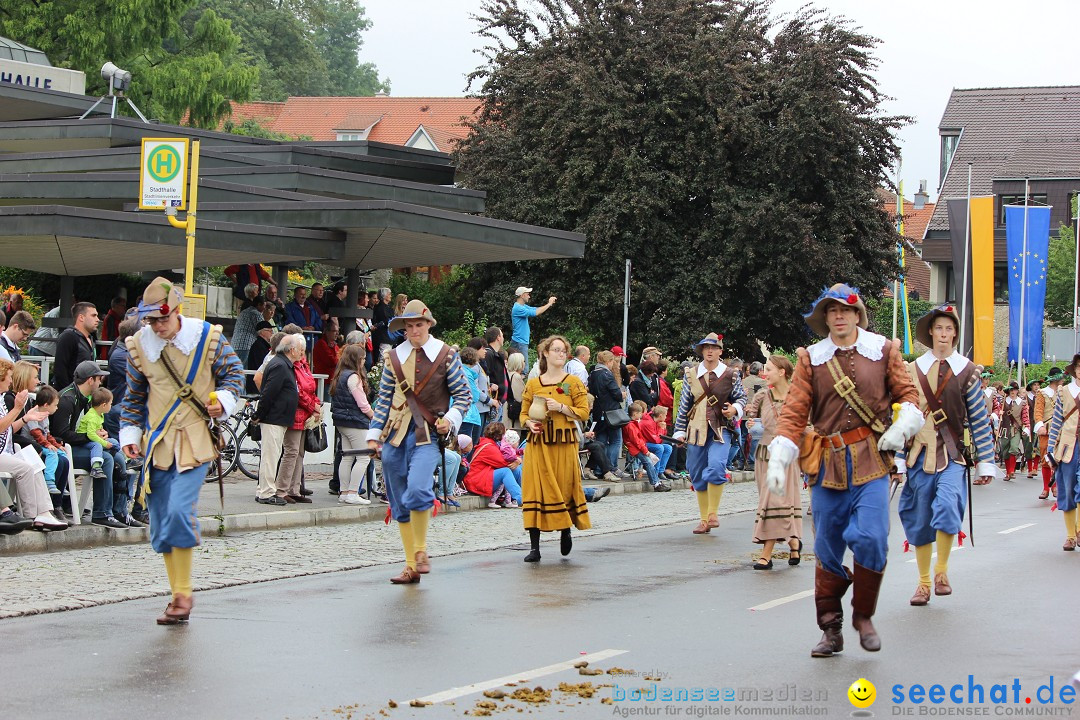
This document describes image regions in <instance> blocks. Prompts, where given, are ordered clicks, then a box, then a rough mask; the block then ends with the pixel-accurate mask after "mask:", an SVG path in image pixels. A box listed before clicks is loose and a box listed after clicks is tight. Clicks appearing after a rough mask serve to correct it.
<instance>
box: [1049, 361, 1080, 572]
mask: <svg viewBox="0 0 1080 720" xmlns="http://www.w3.org/2000/svg"><path fill="white" fill-rule="evenodd" d="M1065 379H1066V380H1068V384H1064V383H1063V384H1062V385H1061V387H1059V388H1058V390H1057V398H1056V399H1055V400H1054V416H1053V419H1052V420H1051V421H1050V442H1049V443H1047V446H1046V458H1047V462H1049V463H1050V466H1051V467H1052V468H1053V470H1054V478H1055V479H1056V481H1057V485H1056V487H1057V508H1058V510H1061V512H1062V514H1063V515H1064V516H1065V544H1064V545H1062V546H1061V549H1062V550H1065V551H1066V552H1071V551H1073V550H1076V531H1077V519H1076V500H1077V494H1078V493H1080V474H1078V469H1080V451H1078V450H1077V447H1076V446H1077V445H1080V355H1073V359H1072V362H1071V363H1069V364H1068V365H1067V366H1066V367H1065Z"/></svg>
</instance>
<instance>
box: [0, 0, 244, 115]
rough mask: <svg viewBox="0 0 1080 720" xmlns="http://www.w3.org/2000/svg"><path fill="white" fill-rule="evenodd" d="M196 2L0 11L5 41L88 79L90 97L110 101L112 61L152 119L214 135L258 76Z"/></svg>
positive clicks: (130, 1) (67, 1) (10, 6)
mask: <svg viewBox="0 0 1080 720" xmlns="http://www.w3.org/2000/svg"><path fill="white" fill-rule="evenodd" d="M194 2H195V0H110V2H108V3H98V2H84V1H83V0H51V1H50V2H14V3H2V4H0V35H4V36H7V37H11V38H14V39H16V40H18V41H19V42H22V43H26V44H27V45H31V46H33V47H36V48H38V49H40V50H43V51H44V52H45V53H46V54H47V55H48V56H49V60H50V61H51V62H52V63H53V64H54V65H57V66H59V67H64V68H71V69H74V70H81V71H83V72H85V73H86V84H87V92H88V93H91V94H104V93H105V92H107V87H106V85H105V82H104V81H103V80H102V79H101V76H100V74H99V71H100V69H101V66H102V65H103V64H104V63H105V61H107V60H111V61H112V62H114V63H116V64H117V65H119V66H120V67H122V68H125V69H127V70H131V71H132V74H133V81H132V87H131V90H130V91H129V96H130V97H131V99H132V100H133V101H134V102H135V103H136V104H137V105H138V106H139V108H140V109H141V110H142V111H143V113H144V114H146V115H147V116H148V117H155V118H159V119H161V120H164V121H166V122H171V123H176V122H179V121H180V120H181V118H183V117H184V116H185V115H186V116H187V117H188V122H189V123H190V124H192V125H196V126H199V127H212V126H214V125H216V124H217V122H218V121H219V120H220V119H221V118H222V117H224V116H225V115H226V114H227V113H228V111H229V103H228V101H229V100H237V101H241V102H242V101H245V100H248V99H249V98H250V96H251V90H252V88H253V87H254V85H255V81H256V78H257V76H258V70H257V69H255V68H253V67H249V66H247V65H246V64H245V63H244V62H242V61H241V58H240V57H239V56H238V55H237V52H236V51H237V48H238V46H239V37H238V36H237V35H236V34H235V33H234V32H233V31H232V28H231V27H230V25H229V23H228V21H226V20H224V19H222V18H221V17H220V15H219V14H218V13H216V12H214V11H213V10H212V9H201V10H200V11H198V12H189V10H190V9H191V7H192V5H193V4H194Z"/></svg>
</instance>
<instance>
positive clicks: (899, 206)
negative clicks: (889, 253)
mask: <svg viewBox="0 0 1080 720" xmlns="http://www.w3.org/2000/svg"><path fill="white" fill-rule="evenodd" d="M902 163H903V161H902V160H897V161H896V234H897V236H898V237H897V239H896V261H897V262H899V261H900V243H902V242H904V238H903V236H902V235H900V218H901V217H903V214H904V196H903V191H902V188H903V184H902V182H901V180H900V168H901V167H902V166H903V164H902ZM900 272H901V273H902V272H904V268H903V267H901V268H900ZM899 302H900V278H897V279H896V280H893V293H892V337H893V340H895V339H896V321H897V303H899Z"/></svg>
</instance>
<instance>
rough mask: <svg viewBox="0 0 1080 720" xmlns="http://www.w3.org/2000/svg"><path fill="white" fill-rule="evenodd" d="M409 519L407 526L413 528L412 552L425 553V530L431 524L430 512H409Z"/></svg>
mask: <svg viewBox="0 0 1080 720" xmlns="http://www.w3.org/2000/svg"><path fill="white" fill-rule="evenodd" d="M409 519H410V520H412V522H410V523H409V524H410V525H412V526H413V531H412V533H413V552H414V553H416V552H419V551H421V550H423V551H424V552H427V529H428V523H429V522H431V511H430V510H411V511H410V512H409Z"/></svg>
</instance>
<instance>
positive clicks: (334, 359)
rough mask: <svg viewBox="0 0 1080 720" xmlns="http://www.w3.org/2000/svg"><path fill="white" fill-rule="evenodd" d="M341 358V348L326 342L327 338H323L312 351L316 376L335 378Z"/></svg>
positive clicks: (316, 342) (313, 368)
mask: <svg viewBox="0 0 1080 720" xmlns="http://www.w3.org/2000/svg"><path fill="white" fill-rule="evenodd" d="M340 358H341V348H339V347H338V346H337V344H336V343H329V342H326V338H325V337H321V338H319V339H318V340H316V341H315V347H314V348H313V349H312V351H311V364H312V366H313V367H312V370H313V371H314V373H315V374H316V375H329V376H331V377H333V375H334V370H335V369H337V365H338V359H340Z"/></svg>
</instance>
